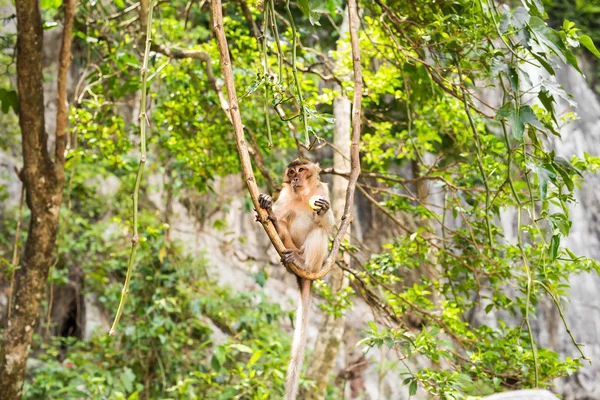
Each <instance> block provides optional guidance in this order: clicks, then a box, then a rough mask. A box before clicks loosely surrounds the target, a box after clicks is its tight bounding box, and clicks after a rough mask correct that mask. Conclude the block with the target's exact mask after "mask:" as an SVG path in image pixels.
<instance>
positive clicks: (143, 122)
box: [109, 0, 155, 336]
mask: <svg viewBox="0 0 600 400" xmlns="http://www.w3.org/2000/svg"><path fill="white" fill-rule="evenodd" d="M154 5H155V0H150V4H149V5H148V17H147V19H146V29H147V30H146V48H145V51H144V61H143V64H142V69H141V70H140V75H141V76H142V98H141V99H140V116H139V118H140V153H141V154H140V163H139V167H138V171H137V175H136V177H135V185H134V188H133V236H132V237H131V252H130V253H129V262H128V264H127V274H126V276H125V284H124V285H123V290H122V292H121V300H120V301H119V308H118V309H117V315H116V316H115V320H114V321H113V325H112V327H111V328H110V332H109V336H113V335H114V334H115V333H116V329H117V325H118V324H119V319H121V314H122V313H123V308H124V306H125V301H126V300H127V295H128V294H129V282H130V281H131V274H132V272H133V263H134V261H135V253H136V250H137V245H138V243H139V240H140V237H139V233H138V199H139V190H140V182H141V180H142V174H143V172H144V165H145V164H146V127H147V126H148V125H149V124H150V123H149V121H148V115H147V114H146V96H147V87H146V85H147V79H148V58H149V55H150V47H151V43H152V11H153V9H154Z"/></svg>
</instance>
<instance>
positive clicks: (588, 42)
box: [578, 35, 600, 58]
mask: <svg viewBox="0 0 600 400" xmlns="http://www.w3.org/2000/svg"><path fill="white" fill-rule="evenodd" d="M578 39H579V43H581V44H582V45H583V46H585V48H586V49H588V50H589V51H590V52H591V53H592V54H593V55H595V56H596V57H598V58H600V51H598V49H597V48H596V46H594V42H593V41H592V38H590V37H589V36H588V35H581V36H579V38H578Z"/></svg>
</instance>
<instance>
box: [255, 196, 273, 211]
mask: <svg viewBox="0 0 600 400" xmlns="http://www.w3.org/2000/svg"><path fill="white" fill-rule="evenodd" d="M258 204H260V207H261V208H264V209H265V210H269V209H270V208H271V207H273V199H272V198H271V196H269V195H268V194H264V193H261V194H260V195H259V196H258Z"/></svg>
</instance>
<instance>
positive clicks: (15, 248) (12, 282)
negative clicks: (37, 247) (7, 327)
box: [6, 173, 25, 322]
mask: <svg viewBox="0 0 600 400" xmlns="http://www.w3.org/2000/svg"><path fill="white" fill-rule="evenodd" d="M17 175H18V173H17ZM24 199H25V183H23V184H22V186H21V196H20V197H19V211H18V213H17V229H16V230H15V241H14V243H13V254H12V260H11V263H10V265H11V267H12V270H11V273H10V294H9V297H8V316H7V318H6V321H7V322H8V321H9V320H10V310H11V308H12V307H11V306H12V298H13V291H14V289H15V272H16V269H17V263H18V261H19V236H20V235H21V217H22V215H23V201H24Z"/></svg>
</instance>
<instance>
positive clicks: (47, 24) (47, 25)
mask: <svg viewBox="0 0 600 400" xmlns="http://www.w3.org/2000/svg"><path fill="white" fill-rule="evenodd" d="M57 26H58V22H56V21H44V23H43V24H42V28H44V30H45V31H49V30H50V29H53V28H56V27H57Z"/></svg>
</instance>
